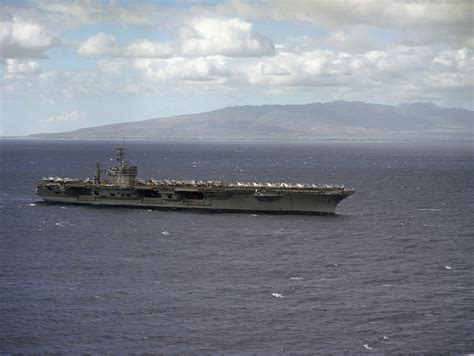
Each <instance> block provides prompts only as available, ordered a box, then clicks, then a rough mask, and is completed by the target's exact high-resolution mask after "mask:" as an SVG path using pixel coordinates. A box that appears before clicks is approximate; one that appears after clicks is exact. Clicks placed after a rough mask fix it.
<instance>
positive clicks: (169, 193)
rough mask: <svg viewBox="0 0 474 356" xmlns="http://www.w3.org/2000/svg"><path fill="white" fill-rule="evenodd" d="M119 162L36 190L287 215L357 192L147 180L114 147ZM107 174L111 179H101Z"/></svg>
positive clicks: (67, 197)
mask: <svg viewBox="0 0 474 356" xmlns="http://www.w3.org/2000/svg"><path fill="white" fill-rule="evenodd" d="M115 150H116V152H117V157H116V160H117V164H116V165H115V166H112V167H110V168H107V169H101V168H100V165H99V163H97V167H96V175H95V177H94V178H87V179H71V178H60V177H49V178H43V179H42V180H41V181H40V182H38V183H37V184H36V194H38V195H39V196H40V197H41V198H42V199H43V200H44V201H46V202H54V203H75V204H88V205H105V206H130V207H146V208H157V209H159V208H162V209H199V210H207V211H223V212H225V211H229V212H231V211H233V212H239V211H246V212H268V213H285V214H290V213H293V214H295V213H296V214H303V213H309V214H335V211H336V206H337V204H338V203H339V202H340V201H341V200H342V199H344V198H346V197H348V196H350V195H352V194H353V193H354V190H352V189H349V188H346V187H344V186H342V185H327V184H322V185H317V184H311V185H308V184H289V183H253V182H252V183H232V184H225V183H222V182H219V181H195V180H156V179H153V178H151V179H148V180H146V181H145V180H143V179H140V178H137V174H138V169H137V167H136V166H134V165H132V164H130V162H129V161H128V160H126V159H125V148H124V147H123V146H122V145H117V146H115ZM102 173H105V174H106V175H107V178H103V177H102Z"/></svg>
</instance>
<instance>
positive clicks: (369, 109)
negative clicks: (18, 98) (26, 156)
mask: <svg viewBox="0 0 474 356" xmlns="http://www.w3.org/2000/svg"><path fill="white" fill-rule="evenodd" d="M473 122H474V112H473V111H470V110H466V109H457V108H442V107H438V106H437V105H435V104H433V103H430V102H424V103H417V102H415V103H403V104H398V105H384V104H372V103H365V102H361V101H355V102H351V101H343V100H340V101H332V102H328V103H308V104H301V105H294V104H278V105H270V104H266V105H258V106H255V105H243V106H228V107H225V108H221V109H216V110H212V111H208V112H201V113H196V114H188V115H178V116H168V117H160V118H154V119H146V120H140V121H130V122H122V123H115V124H108V125H101V126H95V127H88V128H82V129H77V130H73V131H66V132H58V133H38V134H32V135H29V136H28V137H32V138H75V139H86V138H87V139H91V138H92V139H94V138H95V139H114V138H130V139H255V140H260V139H262V140H267V139H279V140H312V139H324V138H340V139H364V138H397V137H399V138H416V137H423V138H427V139H430V138H434V139H439V138H448V139H449V138H464V139H469V137H470V138H472V127H473Z"/></svg>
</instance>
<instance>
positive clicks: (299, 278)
mask: <svg viewBox="0 0 474 356" xmlns="http://www.w3.org/2000/svg"><path fill="white" fill-rule="evenodd" d="M290 279H291V280H292V281H301V280H302V279H303V277H290Z"/></svg>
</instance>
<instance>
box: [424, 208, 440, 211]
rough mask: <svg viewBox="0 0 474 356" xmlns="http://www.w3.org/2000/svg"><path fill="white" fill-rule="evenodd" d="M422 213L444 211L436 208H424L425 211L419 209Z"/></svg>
mask: <svg viewBox="0 0 474 356" xmlns="http://www.w3.org/2000/svg"><path fill="white" fill-rule="evenodd" d="M418 210H420V211H441V210H442V209H435V208H424V209H418Z"/></svg>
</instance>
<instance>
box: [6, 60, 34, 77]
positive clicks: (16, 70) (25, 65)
mask: <svg viewBox="0 0 474 356" xmlns="http://www.w3.org/2000/svg"><path fill="white" fill-rule="evenodd" d="M6 72H7V75H18V74H39V73H41V67H40V65H39V64H38V63H37V62H33V61H29V62H20V61H19V60H18V59H7V60H6Z"/></svg>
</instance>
